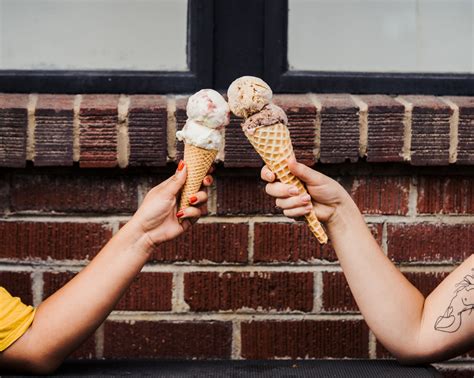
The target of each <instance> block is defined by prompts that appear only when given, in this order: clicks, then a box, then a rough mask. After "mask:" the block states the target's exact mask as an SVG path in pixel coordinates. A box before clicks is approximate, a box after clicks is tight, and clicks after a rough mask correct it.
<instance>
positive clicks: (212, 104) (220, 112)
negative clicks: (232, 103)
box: [186, 89, 229, 129]
mask: <svg viewBox="0 0 474 378" xmlns="http://www.w3.org/2000/svg"><path fill="white" fill-rule="evenodd" d="M186 114H187V115H188V118H189V119H192V120H193V121H196V122H198V123H200V124H202V125H203V126H207V127H210V128H213V129H215V128H217V127H220V126H225V125H227V124H228V123H229V105H228V104H227V102H226V101H225V100H224V97H222V96H221V95H220V94H219V92H216V91H215V90H212V89H201V90H200V91H199V92H197V93H195V94H193V95H192V96H191V97H190V98H189V100H188V104H187V106H186Z"/></svg>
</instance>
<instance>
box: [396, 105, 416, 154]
mask: <svg viewBox="0 0 474 378" xmlns="http://www.w3.org/2000/svg"><path fill="white" fill-rule="evenodd" d="M395 101H398V102H399V103H400V104H402V105H403V106H404V107H405V111H404V113H403V159H404V160H406V161H410V160H411V138H412V130H411V128H412V116H413V104H412V103H410V102H408V101H407V100H405V99H404V98H403V97H402V96H398V97H395Z"/></svg>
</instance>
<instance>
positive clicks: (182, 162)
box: [178, 160, 184, 171]
mask: <svg viewBox="0 0 474 378" xmlns="http://www.w3.org/2000/svg"><path fill="white" fill-rule="evenodd" d="M183 168H184V161H183V160H180V161H179V164H178V171H182V170H183Z"/></svg>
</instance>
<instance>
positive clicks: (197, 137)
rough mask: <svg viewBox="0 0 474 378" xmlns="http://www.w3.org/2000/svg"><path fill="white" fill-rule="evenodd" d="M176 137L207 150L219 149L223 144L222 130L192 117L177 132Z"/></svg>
mask: <svg viewBox="0 0 474 378" xmlns="http://www.w3.org/2000/svg"><path fill="white" fill-rule="evenodd" d="M176 138H178V140H181V141H184V142H185V143H188V144H192V145H193V146H196V147H201V148H205V149H206V150H218V149H219V148H220V146H221V145H222V133H221V131H220V130H218V129H211V128H209V127H206V126H203V125H201V124H200V123H198V122H196V121H194V120H192V119H188V120H187V121H186V124H185V125H184V127H183V129H182V130H181V131H178V132H176Z"/></svg>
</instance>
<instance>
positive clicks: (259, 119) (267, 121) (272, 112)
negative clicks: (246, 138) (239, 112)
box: [242, 104, 288, 135]
mask: <svg viewBox="0 0 474 378" xmlns="http://www.w3.org/2000/svg"><path fill="white" fill-rule="evenodd" d="M276 123H283V124H285V125H287V124H288V117H287V116H286V113H285V111H284V110H283V109H282V108H280V107H279V106H277V105H275V104H268V105H265V107H264V108H263V109H262V110H261V111H259V112H258V113H255V114H254V115H252V116H250V117H249V118H247V119H246V120H245V121H244V122H243V123H242V129H243V130H244V131H245V132H246V133H247V134H250V135H252V134H253V133H254V132H255V130H256V129H258V128H259V127H264V126H271V125H274V124H276Z"/></svg>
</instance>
